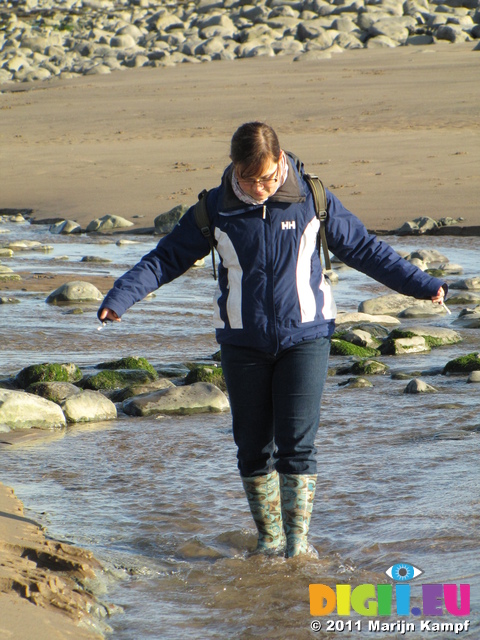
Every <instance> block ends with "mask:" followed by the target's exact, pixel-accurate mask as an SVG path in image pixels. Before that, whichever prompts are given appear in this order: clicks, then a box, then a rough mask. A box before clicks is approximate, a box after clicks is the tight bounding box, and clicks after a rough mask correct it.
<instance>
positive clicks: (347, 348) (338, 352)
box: [330, 338, 379, 358]
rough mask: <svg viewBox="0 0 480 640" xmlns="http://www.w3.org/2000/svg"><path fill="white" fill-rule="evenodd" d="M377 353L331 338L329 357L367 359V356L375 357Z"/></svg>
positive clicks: (368, 348)
mask: <svg viewBox="0 0 480 640" xmlns="http://www.w3.org/2000/svg"><path fill="white" fill-rule="evenodd" d="M378 353H379V352H378V351H377V349H371V348H370V347H360V346H358V345H355V344H352V343H350V342H347V341H346V340H338V339H336V338H332V341H331V348H330V355H332V356H358V357H359V358H368V357H369V356H376V355H378Z"/></svg>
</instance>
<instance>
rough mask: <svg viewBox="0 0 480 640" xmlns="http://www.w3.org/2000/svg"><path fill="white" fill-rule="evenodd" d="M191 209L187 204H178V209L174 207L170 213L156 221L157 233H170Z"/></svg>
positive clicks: (157, 218)
mask: <svg viewBox="0 0 480 640" xmlns="http://www.w3.org/2000/svg"><path fill="white" fill-rule="evenodd" d="M189 208H190V207H189V206H188V205H186V204H178V205H177V206H176V207H173V209H170V211H166V212H165V213H161V214H160V215H158V216H157V217H156V218H155V220H154V225H155V233H157V234H159V235H163V234H165V233H170V231H172V229H173V228H174V227H175V226H176V225H177V224H178V221H179V220H180V218H181V217H182V216H183V215H185V213H186V212H187V211H188V209H189Z"/></svg>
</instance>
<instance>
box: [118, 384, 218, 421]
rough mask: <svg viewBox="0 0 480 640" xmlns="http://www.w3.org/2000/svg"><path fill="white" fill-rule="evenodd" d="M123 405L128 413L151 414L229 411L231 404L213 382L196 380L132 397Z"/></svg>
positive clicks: (135, 414)
mask: <svg viewBox="0 0 480 640" xmlns="http://www.w3.org/2000/svg"><path fill="white" fill-rule="evenodd" d="M122 407H123V410H124V412H125V413H126V414H127V415H133V416H138V415H140V416H149V415H155V414H159V413H164V414H178V415H188V414H194V413H208V412H219V411H228V410H229V408H230V405H229V403H228V400H227V397H226V396H225V394H224V393H223V392H222V391H220V389H218V388H217V387H215V386H214V385H213V384H208V383H206V382H196V383H195V384H192V385H189V386H185V387H175V388H171V389H166V390H164V391H157V392H155V393H149V394H147V395H143V396H137V397H134V398H131V399H130V400H127V401H126V402H124V403H123V405H122Z"/></svg>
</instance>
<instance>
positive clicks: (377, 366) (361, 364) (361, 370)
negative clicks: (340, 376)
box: [351, 359, 388, 376]
mask: <svg viewBox="0 0 480 640" xmlns="http://www.w3.org/2000/svg"><path fill="white" fill-rule="evenodd" d="M387 371H388V366H387V365H386V364H384V363H383V362H379V361H378V360H370V359H366V360H359V361H358V362H354V363H353V365H352V368H351V372H352V373H354V374H357V375H364V376H377V375H383V374H384V373H386V372H387Z"/></svg>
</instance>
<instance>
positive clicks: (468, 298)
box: [448, 291, 480, 305]
mask: <svg viewBox="0 0 480 640" xmlns="http://www.w3.org/2000/svg"><path fill="white" fill-rule="evenodd" d="M448 304H449V305H452V304H480V293H472V292H471V291H465V292H462V293H454V294H453V295H451V296H450V297H449V298H448Z"/></svg>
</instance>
